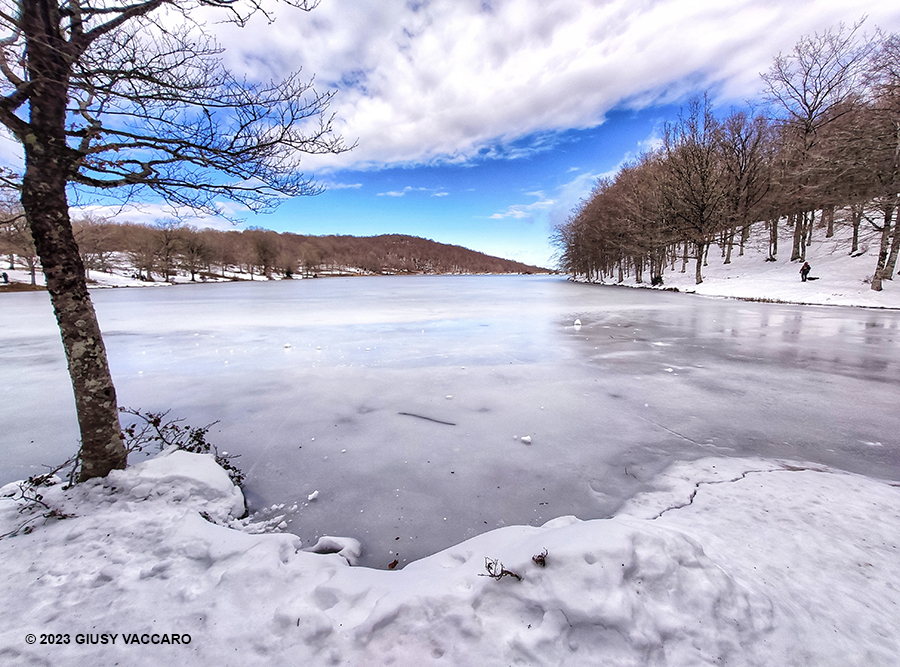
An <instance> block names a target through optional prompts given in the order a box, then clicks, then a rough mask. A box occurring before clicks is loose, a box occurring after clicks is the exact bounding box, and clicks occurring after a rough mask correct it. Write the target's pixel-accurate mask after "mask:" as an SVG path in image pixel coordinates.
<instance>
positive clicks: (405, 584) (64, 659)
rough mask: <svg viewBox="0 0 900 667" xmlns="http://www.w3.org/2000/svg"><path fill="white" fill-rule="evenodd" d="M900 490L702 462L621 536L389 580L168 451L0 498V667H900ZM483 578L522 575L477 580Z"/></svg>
mask: <svg viewBox="0 0 900 667" xmlns="http://www.w3.org/2000/svg"><path fill="white" fill-rule="evenodd" d="M898 487H900V485H898V484H896V483H894V484H891V483H887V482H884V481H877V480H872V479H869V478H865V477H861V476H856V475H851V474H848V473H842V472H838V471H834V470H829V469H825V468H805V467H802V466H796V465H788V464H785V463H780V462H778V461H766V460H748V459H704V460H701V461H696V462H694V463H691V464H679V465H676V466H674V467H673V468H672V469H670V470H669V471H668V472H667V473H666V474H664V475H662V476H661V477H660V478H659V479H658V480H657V483H656V489H655V490H654V491H652V492H648V493H645V494H642V495H640V496H638V497H636V498H634V499H633V501H632V502H631V503H629V505H628V506H627V507H626V508H625V509H624V510H623V511H621V512H620V513H619V514H618V515H617V516H615V517H613V518H610V519H606V520H594V521H579V520H577V519H575V518H574V517H559V518H557V519H554V520H552V521H550V522H548V523H547V524H545V525H544V526H542V527H527V526H509V527H506V528H501V529H498V530H495V531H492V532H488V533H485V534H483V535H480V536H478V537H475V538H473V539H470V540H468V541H466V542H464V543H462V544H459V545H457V546H454V547H452V548H450V549H447V550H445V551H442V552H440V553H438V554H435V555H433V556H431V557H428V558H425V559H422V560H420V561H417V562H415V563H412V564H410V565H408V566H406V567H405V568H404V569H402V570H394V571H385V570H372V569H368V568H361V567H351V566H349V565H348V560H347V559H346V558H345V556H342V555H340V554H337V553H332V554H313V553H308V552H305V551H301V550H300V549H299V540H298V539H297V538H296V537H294V536H292V535H286V534H248V533H247V532H246V531H245V530H241V529H242V528H246V526H244V525H243V524H242V523H241V522H239V521H236V520H235V518H234V517H235V516H237V515H240V514H241V512H242V509H243V499H242V497H241V494H240V492H239V491H238V490H237V489H235V488H234V487H232V485H231V483H230V482H229V480H228V477H227V476H226V475H225V473H224V472H223V471H222V470H221V469H219V468H218V467H217V466H216V465H215V463H214V461H213V460H212V459H211V457H209V456H208V455H197V454H187V453H184V452H167V453H164V454H163V455H162V456H160V457H158V458H156V459H152V460H149V461H147V462H145V463H142V464H139V465H137V466H134V467H132V468H130V469H128V470H126V471H122V472H114V473H113V474H111V475H110V476H109V478H107V479H106V480H95V481H92V482H89V483H87V484H83V485H80V486H78V487H75V488H72V489H69V490H64V489H63V488H62V485H56V486H53V487H49V488H43V489H41V490H40V491H41V493H42V503H43V504H35V503H31V509H27V508H26V503H25V502H24V501H23V500H21V499H19V500H17V497H18V496H20V495H21V494H20V493H19V487H18V486H17V485H15V484H12V485H7V486H6V487H4V488H3V489H2V490H0V495H2V496H3V497H2V499H0V531H2V532H3V533H5V534H8V533H10V532H13V531H16V530H17V528H18V534H16V535H14V536H5V537H4V538H3V539H2V540H0V577H2V581H3V583H4V598H5V602H6V603H5V604H4V605H3V606H2V607H0V661H2V663H3V664H4V665H89V664H98V665H113V664H120V665H160V664H171V663H172V662H174V661H178V662H179V663H181V664H189V665H201V666H203V665H209V666H213V665H215V666H221V665H298V664H311V665H328V664H334V665H389V664H394V665H416V666H418V665H432V664H434V665H438V664H444V665H513V664H518V665H605V666H618V665H623V666H624V665H629V666H631V665H666V666H675V665H684V666H696V665H726V664H727V665H816V666H818V667H823V666H830V665H833V666H835V667H848V666H850V665H860V666H862V665H866V666H867V667H868V666H872V665H896V664H898V658H897V656H898V655H900V637H898V632H897V618H898V615H900V574H898V573H900V537H898V531H897V525H898V521H900V510H898V508H900V488H898ZM49 508H52V509H54V510H57V511H58V512H59V513H62V514H65V515H67V516H68V518H65V519H63V520H58V519H48V520H44V519H42V518H40V517H41V516H42V515H43V514H46V513H47V512H48V510H49ZM25 526H27V528H28V530H26V528H25ZM229 526H231V527H229ZM335 542H336V543H337V544H336V545H335V547H334V548H336V549H337V548H340V547H341V546H345V547H347V549H348V554H349V558H350V560H352V553H349V552H352V550H353V546H354V545H353V544H352V542H350V543H345V544H342V543H341V541H340V540H335ZM542 556H543V558H542ZM495 559H496V561H497V565H496V567H495V568H494V572H495V573H496V574H500V573H502V572H504V571H508V572H510V573H514V575H515V576H513V574H508V575H504V576H502V577H500V578H498V579H495V578H491V577H488V576H485V575H486V574H487V571H486V566H485V565H486V560H487V561H490V562H493V561H494V560H495ZM539 561H542V562H539ZM501 568H502V569H501Z"/></svg>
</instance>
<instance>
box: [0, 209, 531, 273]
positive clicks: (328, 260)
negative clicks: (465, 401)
mask: <svg viewBox="0 0 900 667" xmlns="http://www.w3.org/2000/svg"><path fill="white" fill-rule="evenodd" d="M6 213H7V214H6V215H5V216H3V220H0V255H2V257H3V260H4V261H3V264H4V265H5V266H7V267H8V268H9V269H23V270H25V271H27V272H29V273H30V274H31V281H30V282H31V283H32V284H35V283H37V282H39V281H38V280H37V278H36V274H37V273H39V271H40V264H39V260H38V257H37V255H36V253H35V250H34V242H33V241H32V239H31V235H30V233H29V230H28V226H27V225H26V224H25V223H24V219H23V218H22V217H21V216H17V215H15V214H14V212H13V211H11V210H10V207H7V211H6ZM73 228H74V231H75V237H76V239H77V242H78V248H79V253H80V254H81V259H82V262H83V264H84V266H85V270H86V272H87V276H88V279H90V275H91V272H92V271H94V272H104V273H114V272H116V273H121V274H125V275H129V276H131V277H134V278H138V279H140V280H143V281H148V282H151V281H152V282H159V281H161V282H173V281H175V280H176V279H181V280H190V281H208V280H223V279H240V278H241V277H243V278H250V279H253V278H272V279H277V278H294V277H296V278H301V277H302V278H311V277H318V276H331V275H360V274H362V275H379V274H489V273H493V274H497V273H499V274H503V273H546V272H548V270H547V269H545V268H541V267H537V266H531V265H528V264H523V263H521V262H515V261H512V260H508V259H502V258H499V257H492V256H490V255H486V254H484V253H481V252H477V251H474V250H469V249H467V248H463V247H461V246H455V245H448V244H444V243H437V242H435V241H431V240H428V239H424V238H419V237H414V236H406V235H401V234H386V235H381V236H371V237H356V236H339V235H332V236H305V235H302V234H294V233H288V232H286V233H277V232H274V231H270V230H266V229H259V228H251V229H246V230H243V231H238V230H233V231H220V230H214V229H196V228H194V227H191V226H189V225H185V224H181V223H178V222H174V221H162V222H159V223H157V224H154V225H142V224H134V223H117V222H111V221H106V220H98V219H96V218H94V217H90V216H88V217H84V218H82V219H80V220H75V221H73Z"/></svg>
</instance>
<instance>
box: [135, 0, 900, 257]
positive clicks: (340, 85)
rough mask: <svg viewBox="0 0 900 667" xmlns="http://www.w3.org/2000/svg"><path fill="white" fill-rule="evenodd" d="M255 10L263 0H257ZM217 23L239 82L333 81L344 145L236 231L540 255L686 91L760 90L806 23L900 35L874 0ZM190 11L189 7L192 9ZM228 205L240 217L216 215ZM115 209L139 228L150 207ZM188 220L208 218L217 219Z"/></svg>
mask: <svg viewBox="0 0 900 667" xmlns="http://www.w3.org/2000/svg"><path fill="white" fill-rule="evenodd" d="M264 4H266V5H267V6H268V0H264ZM269 8H270V9H271V10H272V16H274V18H275V20H274V21H268V20H266V19H265V17H263V16H257V17H256V18H255V19H254V20H251V21H250V22H249V24H248V25H247V26H245V27H243V28H238V27H236V26H232V25H227V24H220V23H214V22H213V21H212V17H211V21H210V23H209V25H208V30H210V31H211V32H213V33H215V35H216V37H217V39H218V40H219V41H220V43H221V44H222V46H223V47H224V49H225V51H224V56H223V57H224V58H225V61H226V64H227V65H228V66H229V67H230V68H231V69H232V70H234V71H236V72H238V73H239V74H243V75H245V76H247V77H249V78H250V79H258V80H268V79H271V78H280V77H283V76H284V75H285V74H287V73H288V72H291V71H296V70H297V69H300V68H302V71H303V73H304V75H306V76H308V77H313V76H314V77H315V79H314V83H315V88H316V89H317V90H320V91H325V90H331V91H335V97H334V99H333V101H332V106H331V111H332V112H334V114H335V127H336V129H337V131H338V132H339V133H340V134H341V135H343V136H344V137H345V138H346V139H347V141H348V142H354V141H355V142H357V147H356V149H354V150H353V151H351V152H349V153H344V154H341V155H337V156H305V157H304V159H303V160H302V162H301V166H302V168H303V169H304V171H305V173H306V174H307V175H309V176H312V177H314V178H316V179H317V180H318V181H320V182H321V183H323V184H325V185H326V186H328V187H329V190H328V191H327V192H326V193H325V194H322V195H320V196H318V197H312V198H300V199H296V200H292V201H288V202H286V203H285V204H283V205H282V206H281V207H280V208H279V209H278V211H277V212H275V213H272V214H269V215H265V216H253V215H246V216H244V217H246V223H245V224H247V225H257V226H261V227H267V228H270V229H275V230H277V231H293V232H298V233H306V234H354V235H373V234H382V233H392V232H396V233H405V234H414V235H417V236H422V237H426V238H431V239H434V240H435V241H440V242H446V243H454V244H459V245H464V246H467V247H470V248H473V249H476V250H480V251H483V252H487V253H490V254H494V255H499V256H502V257H508V258H512V259H517V260H520V261H525V262H528V263H532V264H539V265H544V266H549V265H551V263H552V254H553V251H554V249H553V248H552V247H551V245H550V243H549V236H550V235H551V233H552V231H553V227H554V225H555V224H557V223H559V222H561V221H563V220H565V218H566V217H567V215H568V214H569V212H570V211H571V210H572V208H573V207H574V206H576V205H577V203H578V202H579V200H580V199H582V198H583V197H585V196H587V194H588V193H589V192H590V190H591V188H592V186H593V184H594V183H595V181H596V179H597V178H598V177H599V176H601V175H604V174H608V173H610V172H613V171H614V170H615V169H616V168H617V167H618V166H619V165H621V164H622V162H623V161H624V160H627V159H628V158H629V157H633V156H636V155H637V154H639V153H640V152H641V151H642V150H643V149H644V148H645V147H647V146H648V145H649V144H650V143H652V142H653V141H654V139H655V138H658V136H659V134H660V129H661V127H662V124H663V123H664V122H665V121H666V120H672V119H674V118H675V117H676V115H677V113H678V109H679V106H680V105H681V104H683V103H684V102H685V101H686V100H687V99H688V98H689V97H690V96H691V95H693V94H697V93H701V92H703V91H704V90H709V91H711V94H712V99H713V102H714V104H716V105H718V106H719V108H720V109H722V110H723V111H724V110H726V109H727V107H728V106H730V105H740V104H742V103H743V102H744V101H745V100H758V98H759V94H760V90H761V81H760V78H759V74H760V72H763V71H765V70H766V69H767V68H768V67H769V65H770V64H771V62H772V59H773V58H774V57H775V56H776V55H777V54H778V53H779V52H787V51H789V50H790V49H791V48H792V47H793V45H794V44H795V43H796V42H797V40H798V39H799V38H800V37H801V36H803V35H805V34H810V33H813V32H815V31H822V30H824V29H827V28H829V27H834V26H837V25H838V24H839V23H840V22H844V23H846V24H853V23H855V22H857V21H858V20H860V18H861V17H863V16H867V20H866V22H865V25H864V28H863V29H864V30H865V31H867V32H870V33H871V32H872V31H873V30H874V29H875V28H876V27H880V28H881V29H883V30H885V31H888V32H896V31H898V30H900V4H898V3H893V2H879V3H874V2H872V1H871V0H728V1H723V0H641V1H640V2H638V1H636V0H322V2H321V3H320V4H319V6H318V7H317V8H316V9H315V10H314V11H312V12H304V11H299V10H297V9H295V8H292V7H289V6H286V5H285V4H284V3H278V4H273V5H271V6H269ZM204 11H205V10H196V11H195V13H194V14H192V17H197V18H198V19H200V20H202V17H203V12H204ZM230 210H231V211H232V212H233V213H236V214H237V215H241V211H240V210H235V209H233V208H232V209H230ZM120 217H122V218H125V219H132V220H135V221H142V222H152V220H153V219H154V218H157V219H158V218H161V217H165V214H164V213H163V212H161V211H160V209H159V208H157V207H155V205H154V204H152V203H151V204H150V205H148V206H146V207H144V209H143V210H141V211H134V210H132V211H125V212H122V213H120ZM195 224H207V225H210V226H220V227H221V226H223V225H224V224H225V223H222V222H218V221H216V220H202V219H199V220H196V221H195Z"/></svg>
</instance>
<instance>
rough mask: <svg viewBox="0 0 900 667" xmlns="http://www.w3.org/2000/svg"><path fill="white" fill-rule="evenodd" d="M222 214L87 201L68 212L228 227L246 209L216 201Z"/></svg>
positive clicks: (141, 221) (149, 222) (145, 221)
mask: <svg viewBox="0 0 900 667" xmlns="http://www.w3.org/2000/svg"><path fill="white" fill-rule="evenodd" d="M217 206H218V208H219V210H220V211H221V213H222V215H223V216H227V218H228V219H226V217H218V216H214V215H207V214H204V213H198V212H191V211H175V210H173V209H172V207H170V206H168V205H166V204H163V203H141V204H106V205H104V204H90V205H85V206H73V207H72V208H71V211H70V214H71V216H72V217H73V218H78V217H79V216H80V215H94V216H96V217H98V218H101V219H108V220H112V221H113V222H132V223H136V224H141V225H153V224H155V223H157V222H159V221H161V220H171V219H173V218H177V219H178V220H180V221H181V222H184V223H185V224H187V225H191V226H192V227H198V228H200V229H204V228H210V229H222V230H231V229H236V228H237V227H236V226H235V225H234V224H233V223H232V222H230V220H233V219H236V218H238V217H239V216H240V215H242V214H244V213H247V210H246V209H245V208H243V207H241V206H240V205H238V204H233V203H219V204H217Z"/></svg>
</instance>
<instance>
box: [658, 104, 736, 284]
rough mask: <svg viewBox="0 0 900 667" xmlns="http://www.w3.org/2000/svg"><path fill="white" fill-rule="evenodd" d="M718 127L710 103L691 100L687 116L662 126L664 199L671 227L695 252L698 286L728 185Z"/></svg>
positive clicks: (722, 213) (721, 216) (723, 211)
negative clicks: (682, 236)
mask: <svg viewBox="0 0 900 667" xmlns="http://www.w3.org/2000/svg"><path fill="white" fill-rule="evenodd" d="M719 135H720V125H719V122H718V121H717V120H716V118H715V116H713V114H712V109H711V107H710V103H709V99H708V98H707V97H706V96H704V97H703V98H697V99H694V100H692V101H691V102H690V103H689V105H688V112H687V115H683V114H682V115H681V116H680V117H679V119H678V121H677V122H676V123H674V124H670V125H667V126H666V129H665V134H664V137H663V149H664V151H665V177H664V178H665V188H664V190H665V193H666V195H665V196H666V198H667V199H668V208H669V209H670V210H671V211H672V216H673V218H674V222H675V224H676V225H677V226H678V227H679V228H680V230H681V233H682V234H683V235H684V237H685V238H686V239H687V240H688V241H690V242H691V244H692V245H693V247H694V250H695V252H696V255H695V257H696V261H697V264H696V282H697V284H698V285H699V284H700V283H702V282H703V274H702V266H703V260H704V257H705V253H706V250H707V248H708V247H709V244H710V242H711V240H712V237H713V234H714V233H715V232H716V231H718V228H719V227H720V226H721V225H722V224H723V220H724V217H725V215H724V214H725V203H726V195H727V193H728V190H727V179H726V176H725V167H724V161H723V160H722V155H721V150H720V146H721V142H720V140H719Z"/></svg>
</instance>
